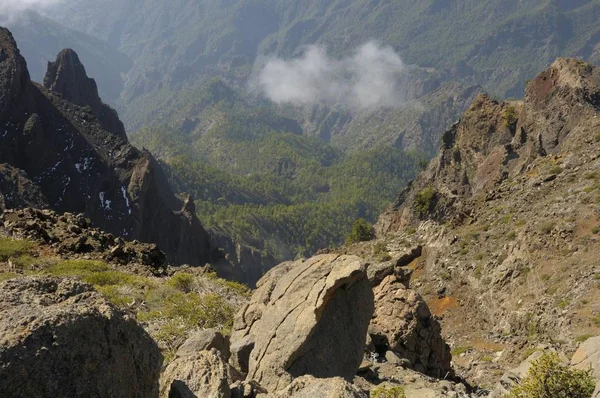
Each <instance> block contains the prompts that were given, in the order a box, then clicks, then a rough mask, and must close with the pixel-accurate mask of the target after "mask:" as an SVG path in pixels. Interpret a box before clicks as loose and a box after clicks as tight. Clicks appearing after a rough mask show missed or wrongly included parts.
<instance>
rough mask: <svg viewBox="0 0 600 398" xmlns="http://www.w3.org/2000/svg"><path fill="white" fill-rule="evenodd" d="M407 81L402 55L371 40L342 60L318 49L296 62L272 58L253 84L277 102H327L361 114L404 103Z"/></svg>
mask: <svg viewBox="0 0 600 398" xmlns="http://www.w3.org/2000/svg"><path fill="white" fill-rule="evenodd" d="M407 78H408V74H407V73H406V66H405V65H404V63H403V62H402V59H401V58H400V56H399V55H398V54H397V53H396V52H395V51H394V50H393V49H392V48H391V47H388V46H381V45H380V44H378V43H377V42H375V41H370V42H368V43H366V44H364V45H362V46H360V47H359V48H357V49H356V50H355V51H354V54H353V55H351V56H349V57H346V58H343V59H333V58H331V57H330V56H329V55H328V54H327V50H326V49H325V48H324V47H322V46H316V45H313V46H310V47H308V48H307V49H306V51H305V52H304V54H303V55H302V56H300V57H298V58H295V59H291V60H283V59H280V58H275V57H269V58H267V59H266V60H264V62H263V64H262V67H261V68H260V70H259V72H258V74H257V76H256V78H255V79H254V82H253V84H254V85H256V86H258V88H259V89H260V90H261V92H262V93H263V94H264V95H265V96H266V97H267V98H269V99H270V100H271V101H273V102H275V103H277V104H293V105H297V106H306V105H315V104H320V103H325V104H328V105H340V106H343V107H345V108H348V109H351V110H363V109H376V108H381V107H390V108H393V107H398V106H400V105H402V103H403V102H405V101H406V98H404V95H403V92H402V90H401V89H400V86H401V82H402V81H405V80H406V79H407Z"/></svg>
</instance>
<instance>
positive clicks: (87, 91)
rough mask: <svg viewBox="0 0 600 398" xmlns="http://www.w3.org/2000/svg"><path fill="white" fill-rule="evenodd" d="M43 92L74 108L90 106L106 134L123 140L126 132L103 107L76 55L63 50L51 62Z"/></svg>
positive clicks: (108, 109)
mask: <svg viewBox="0 0 600 398" xmlns="http://www.w3.org/2000/svg"><path fill="white" fill-rule="evenodd" d="M44 88H46V89H47V90H50V91H52V92H54V93H57V94H60V95H62V97H63V98H64V99H65V100H67V101H69V102H71V103H73V104H76V105H80V106H83V107H86V106H89V107H90V108H91V109H92V112H93V113H94V115H96V117H97V118H98V120H99V121H100V123H101V124H102V126H103V127H104V128H106V130H108V131H110V132H112V133H115V134H117V135H119V136H121V137H123V138H124V137H125V128H124V126H123V123H122V122H121V121H120V120H119V118H118V116H117V114H116V112H115V111H114V110H113V109H112V108H111V107H109V106H108V105H106V104H104V103H102V100H101V99H100V96H99V95H98V86H97V85H96V81H95V80H94V79H92V78H90V77H88V75H87V73H86V70H85V67H84V66H83V64H82V63H81V61H80V60H79V56H78V55H77V53H76V52H75V51H73V50H71V49H69V48H68V49H65V50H62V51H61V52H60V53H59V54H58V56H57V57H56V60H55V61H54V62H48V70H47V72H46V76H45V77H44Z"/></svg>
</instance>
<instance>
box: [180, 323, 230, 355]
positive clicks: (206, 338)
mask: <svg viewBox="0 0 600 398" xmlns="http://www.w3.org/2000/svg"><path fill="white" fill-rule="evenodd" d="M211 348H214V349H216V350H217V351H219V352H220V353H221V355H222V356H223V358H225V360H229V356H230V352H229V338H228V337H224V336H223V335H222V334H221V333H219V332H218V331H217V330H215V329H205V330H201V331H198V332H195V333H193V334H192V335H191V336H190V337H189V338H188V339H187V340H186V341H185V343H183V344H182V345H181V347H179V349H178V350H177V354H176V355H177V357H179V358H184V357H189V356H194V355H196V354H197V353H198V352H200V351H210V349H211Z"/></svg>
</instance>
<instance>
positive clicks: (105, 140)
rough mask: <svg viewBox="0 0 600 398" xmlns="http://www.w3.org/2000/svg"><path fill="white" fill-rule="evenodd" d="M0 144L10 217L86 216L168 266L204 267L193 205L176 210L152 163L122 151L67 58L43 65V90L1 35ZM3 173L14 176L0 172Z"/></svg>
mask: <svg viewBox="0 0 600 398" xmlns="http://www.w3.org/2000/svg"><path fill="white" fill-rule="evenodd" d="M0 140H1V142H2V145H1V146H0V164H2V163H3V164H7V165H9V166H3V169H2V170H3V171H2V177H3V180H2V181H3V182H2V184H1V185H0V186H1V187H3V188H4V187H6V186H11V184H12V186H18V187H21V188H23V189H21V191H24V192H25V193H24V194H23V195H20V197H16V195H17V193H18V192H19V190H18V189H17V190H10V192H4V196H5V200H4V201H5V202H6V205H7V207H11V206H16V207H18V206H22V205H35V206H37V207H43V206H44V205H45V204H47V205H48V206H49V207H51V208H53V209H55V210H57V211H59V212H65V211H69V212H71V213H84V214H85V215H86V216H87V217H89V218H90V219H91V221H92V223H93V224H94V225H96V226H98V227H100V228H102V229H104V230H106V231H108V232H112V233H114V234H117V235H120V236H123V237H126V238H128V239H138V240H141V241H144V242H152V243H156V244H158V245H159V246H160V248H161V249H162V250H163V251H165V253H166V254H167V256H168V258H169V260H171V261H172V262H175V263H188V264H192V265H204V264H205V263H206V262H208V261H209V260H210V253H211V247H210V241H209V236H208V234H207V232H206V231H205V230H204V228H203V227H202V225H201V224H200V222H199V221H198V219H197V217H196V215H195V208H194V205H193V201H192V200H191V199H188V200H186V201H185V202H183V203H182V201H181V200H179V199H178V198H177V197H176V196H175V195H174V194H173V192H172V190H171V188H170V186H169V184H168V182H167V178H166V176H165V175H164V172H163V171H162V169H161V168H160V166H159V164H158V162H157V161H156V160H155V159H154V158H153V156H152V155H151V154H150V153H149V152H147V151H140V150H138V149H136V148H135V147H133V146H132V145H130V144H129V142H128V141H127V137H126V135H125V131H124V128H123V124H122V123H121V122H120V120H119V119H118V116H117V114H116V112H115V111H114V110H113V109H112V108H110V107H109V106H107V105H105V104H103V103H102V102H101V100H100V97H99V96H98V91H97V87H96V83H95V82H94V80H93V79H90V78H88V77H87V75H86V72H85V68H84V67H83V65H82V64H81V62H80V61H79V58H78V57H77V54H75V53H74V52H73V51H72V50H64V51H62V52H61V53H60V54H59V55H58V57H57V59H56V61H55V62H51V63H49V65H48V72H47V74H46V77H45V79H44V85H43V86H41V85H38V84H36V83H33V82H31V80H30V77H29V73H28V71H27V65H26V63H25V60H24V59H23V57H22V56H21V55H20V53H19V50H18V48H17V45H16V43H15V41H14V39H13V37H12V35H11V33H10V32H9V31H8V30H7V29H4V28H0ZM9 168H12V169H18V170H20V171H19V173H15V172H11V173H8V172H4V170H7V169H9ZM27 186H30V187H35V189H29V190H28V189H25V188H26V187H27ZM33 191H36V192H33ZM39 192H41V194H43V199H44V200H42V199H41V198H40V195H39ZM13 196H14V197H13ZM28 197H31V198H33V199H28Z"/></svg>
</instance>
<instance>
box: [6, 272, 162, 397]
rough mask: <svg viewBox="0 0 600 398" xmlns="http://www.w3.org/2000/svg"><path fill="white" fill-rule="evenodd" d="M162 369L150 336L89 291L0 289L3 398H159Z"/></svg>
mask: <svg viewBox="0 0 600 398" xmlns="http://www.w3.org/2000/svg"><path fill="white" fill-rule="evenodd" d="M161 364H162V356H161V354H160V351H159V350H158V347H157V345H156V343H155V342H154V341H153V340H152V338H151V337H150V336H149V335H148V334H147V333H146V332H145V331H144V329H142V328H141V327H140V326H139V325H138V324H137V323H136V322H135V320H134V319H132V318H130V317H129V316H127V315H125V314H124V313H122V312H121V311H119V310H118V309H116V308H115V307H114V306H112V305H111V304H109V303H108V302H107V301H106V300H105V299H104V298H103V297H102V296H101V295H100V294H99V293H98V292H96V291H95V290H94V289H93V288H92V287H91V286H90V285H87V284H85V283H82V282H79V281H77V280H74V279H69V278H67V279H56V278H47V277H29V278H23V279H13V280H9V281H6V282H4V283H3V284H0V380H1V382H0V396H3V397H123V398H126V397H140V398H146V397H158V387H159V385H158V380H159V372H160V368H161Z"/></svg>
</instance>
